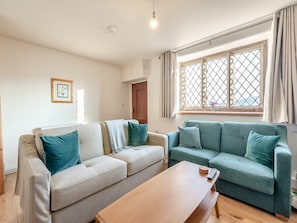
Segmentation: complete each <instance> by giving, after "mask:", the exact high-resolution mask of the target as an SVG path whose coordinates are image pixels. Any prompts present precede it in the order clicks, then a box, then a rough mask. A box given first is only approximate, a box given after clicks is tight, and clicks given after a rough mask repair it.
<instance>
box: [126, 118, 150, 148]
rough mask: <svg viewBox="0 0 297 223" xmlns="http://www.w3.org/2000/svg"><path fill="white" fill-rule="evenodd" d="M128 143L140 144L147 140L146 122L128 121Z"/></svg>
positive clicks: (131, 144)
mask: <svg viewBox="0 0 297 223" xmlns="http://www.w3.org/2000/svg"><path fill="white" fill-rule="evenodd" d="M128 136H129V140H128V145H129V146H140V145H144V144H146V141H147V124H137V123H133V122H128Z"/></svg>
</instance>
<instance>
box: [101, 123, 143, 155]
mask: <svg viewBox="0 0 297 223" xmlns="http://www.w3.org/2000/svg"><path fill="white" fill-rule="evenodd" d="M108 121H112V120H108ZM128 122H133V123H136V124H138V121H137V120H135V119H131V120H124V124H123V125H124V126H123V127H124V132H125V138H126V142H128V136H129V133H128ZM100 125H101V129H102V138H103V147H104V154H105V155H107V154H110V153H113V151H112V148H111V144H110V137H109V129H108V127H107V125H106V121H101V122H100Z"/></svg>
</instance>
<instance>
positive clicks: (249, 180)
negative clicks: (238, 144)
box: [209, 152, 274, 195]
mask: <svg viewBox="0 0 297 223" xmlns="http://www.w3.org/2000/svg"><path fill="white" fill-rule="evenodd" d="M209 166H210V167H212V168H216V169H218V170H220V172H221V173H220V179H222V180H225V181H228V182H231V183H234V184H237V185H240V186H242V187H246V188H249V189H252V190H255V191H258V192H261V193H265V194H268V195H273V194H274V173H273V170H272V169H270V168H269V167H267V166H264V165H262V164H259V163H257V162H254V161H252V160H249V159H247V158H245V157H241V156H237V155H233V154H229V153H223V152H222V153H220V154H219V155H217V156H216V157H215V158H214V159H212V160H211V161H210V162H209Z"/></svg>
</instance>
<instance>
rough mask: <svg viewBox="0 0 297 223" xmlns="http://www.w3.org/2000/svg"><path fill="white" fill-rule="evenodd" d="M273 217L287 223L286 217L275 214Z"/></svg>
mask: <svg viewBox="0 0 297 223" xmlns="http://www.w3.org/2000/svg"><path fill="white" fill-rule="evenodd" d="M275 217H277V218H278V219H280V220H282V221H289V218H288V217H286V216H283V215H281V214H278V213H275Z"/></svg>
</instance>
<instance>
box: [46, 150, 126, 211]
mask: <svg viewBox="0 0 297 223" xmlns="http://www.w3.org/2000/svg"><path fill="white" fill-rule="evenodd" d="M126 177H127V165H126V163H125V162H123V161H121V160H118V159H114V158H112V157H109V156H105V155H103V156H100V157H97V158H94V159H90V160H88V161H85V162H83V163H82V164H79V165H76V166H73V167H70V168H68V169H66V170H63V171H61V172H59V173H57V174H55V175H53V176H52V180H51V210H52V211H56V210H60V209H61V208H64V207H66V206H68V205H71V204H73V203H75V202H77V201H79V200H81V199H84V198H86V197H87V196H90V195H92V194H94V193H96V192H98V191H100V190H103V189H104V188H106V187H108V186H110V185H112V184H114V183H116V182H119V181H121V180H123V179H125V178H126Z"/></svg>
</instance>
